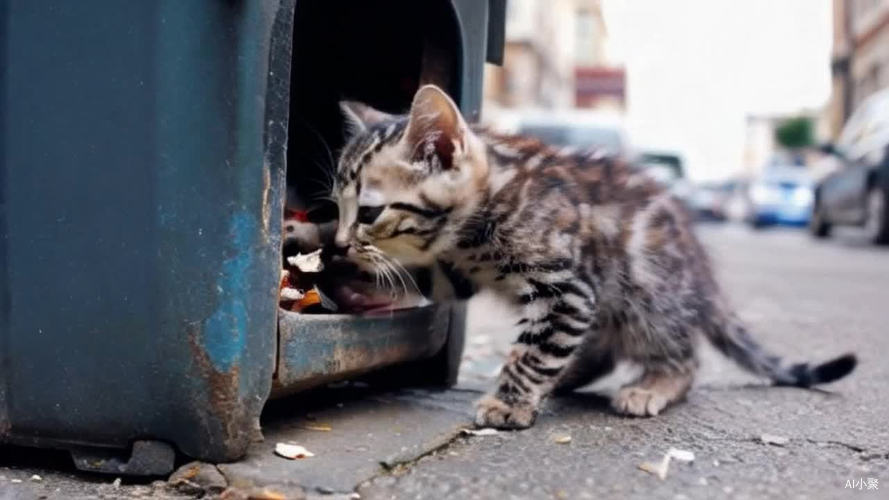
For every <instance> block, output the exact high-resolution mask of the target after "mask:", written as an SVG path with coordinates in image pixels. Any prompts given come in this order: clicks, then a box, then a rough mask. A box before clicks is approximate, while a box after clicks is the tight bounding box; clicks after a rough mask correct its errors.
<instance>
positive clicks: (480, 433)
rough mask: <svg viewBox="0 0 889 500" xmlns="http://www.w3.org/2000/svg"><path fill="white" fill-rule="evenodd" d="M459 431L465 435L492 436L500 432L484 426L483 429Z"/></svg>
mask: <svg viewBox="0 0 889 500" xmlns="http://www.w3.org/2000/svg"><path fill="white" fill-rule="evenodd" d="M460 432H462V433H463V434H466V435H467V436H493V435H495V434H499V433H500V431H498V430H497V429H492V428H490V427H485V428H484V429H461V430H460Z"/></svg>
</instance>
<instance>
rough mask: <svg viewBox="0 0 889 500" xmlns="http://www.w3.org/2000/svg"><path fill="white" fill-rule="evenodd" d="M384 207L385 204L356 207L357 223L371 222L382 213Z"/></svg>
mask: <svg viewBox="0 0 889 500" xmlns="http://www.w3.org/2000/svg"><path fill="white" fill-rule="evenodd" d="M385 208H386V206H385V205H379V206H376V207H368V206H364V207H358V223H359V224H373V223H374V221H375V220H377V217H379V216H380V214H381V213H383V210H384V209H385Z"/></svg>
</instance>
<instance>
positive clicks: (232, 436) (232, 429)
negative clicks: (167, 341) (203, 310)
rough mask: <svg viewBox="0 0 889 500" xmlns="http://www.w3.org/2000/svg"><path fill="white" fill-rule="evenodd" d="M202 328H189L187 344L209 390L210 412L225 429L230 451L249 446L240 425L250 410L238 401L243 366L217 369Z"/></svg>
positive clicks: (244, 431)
mask: <svg viewBox="0 0 889 500" xmlns="http://www.w3.org/2000/svg"><path fill="white" fill-rule="evenodd" d="M200 337H201V331H200V326H199V325H197V324H193V325H191V326H190V327H189V328H188V343H189V346H190V348H191V354H192V359H194V361H195V364H196V365H197V367H198V370H199V372H200V375H201V377H202V378H203V379H204V380H205V381H206V382H207V385H208V387H209V391H208V397H209V404H210V408H211V413H212V414H213V415H214V416H215V417H216V422H218V423H219V424H221V425H223V426H224V432H223V435H224V438H223V439H224V444H225V447H226V448H228V449H239V448H245V447H246V441H247V440H249V432H248V429H243V428H242V427H241V426H240V425H239V424H240V423H243V422H245V421H246V419H247V411H246V409H245V407H244V405H243V404H241V401H240V398H239V393H238V392H239V391H238V387H239V382H240V367H239V366H238V365H232V367H231V368H230V369H229V370H228V371H219V370H217V369H216V368H214V365H213V362H212V361H211V360H210V356H208V355H207V352H206V351H205V350H204V349H203V347H202V345H201V339H200Z"/></svg>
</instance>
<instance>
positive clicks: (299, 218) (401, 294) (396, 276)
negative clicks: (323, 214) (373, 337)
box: [280, 210, 429, 314]
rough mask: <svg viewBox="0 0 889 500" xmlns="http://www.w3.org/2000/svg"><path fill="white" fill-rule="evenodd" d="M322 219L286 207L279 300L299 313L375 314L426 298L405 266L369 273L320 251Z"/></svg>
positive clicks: (325, 231) (417, 303)
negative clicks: (319, 221) (310, 219)
mask: <svg viewBox="0 0 889 500" xmlns="http://www.w3.org/2000/svg"><path fill="white" fill-rule="evenodd" d="M323 226H324V224H315V223H312V222H308V218H307V215H306V213H305V212H302V211H295V210H288V211H286V213H285V219H284V227H285V237H284V238H285V245H284V253H283V260H284V262H283V267H284V269H283V271H282V273H281V293H280V306H281V307H282V308H283V309H285V310H287V311H292V312H299V313H303V314H331V313H343V314H379V313H384V312H391V311H394V310H397V309H405V308H410V307H420V306H424V305H427V304H428V303H429V301H428V300H426V298H425V297H423V295H422V294H421V293H420V290H419V288H418V287H417V285H416V282H415V280H414V278H413V276H411V275H410V273H409V272H408V271H407V270H405V269H396V270H387V271H386V272H383V271H379V272H376V273H371V272H368V271H366V270H365V271H363V270H360V269H359V268H358V266H356V265H355V264H354V263H351V262H349V261H347V260H345V259H344V258H343V257H341V256H336V255H331V256H328V254H329V253H325V248H324V243H325V241H327V240H328V238H326V237H325V236H326V235H330V234H331V230H330V228H328V227H323Z"/></svg>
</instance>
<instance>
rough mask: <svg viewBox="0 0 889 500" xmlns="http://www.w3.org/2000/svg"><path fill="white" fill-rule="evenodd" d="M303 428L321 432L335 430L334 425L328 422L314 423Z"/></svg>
mask: <svg viewBox="0 0 889 500" xmlns="http://www.w3.org/2000/svg"><path fill="white" fill-rule="evenodd" d="M303 429H306V430H309V431H319V432H330V431H332V430H333V427H331V426H329V425H327V424H313V425H304V426H303Z"/></svg>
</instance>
